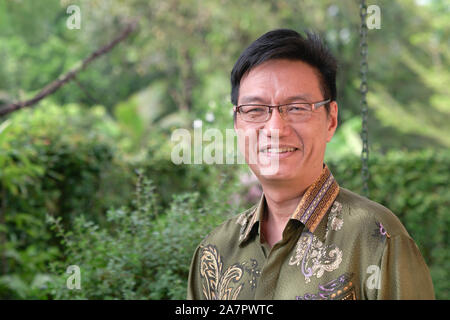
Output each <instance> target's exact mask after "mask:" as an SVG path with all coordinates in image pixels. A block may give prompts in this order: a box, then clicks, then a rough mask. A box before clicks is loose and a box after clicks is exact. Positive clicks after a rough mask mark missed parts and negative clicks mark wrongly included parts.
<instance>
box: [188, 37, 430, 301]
mask: <svg viewBox="0 0 450 320" xmlns="http://www.w3.org/2000/svg"><path fill="white" fill-rule="evenodd" d="M336 69H337V67H336V60H335V59H334V57H333V56H332V55H331V53H330V52H329V51H328V49H327V48H326V47H325V46H324V45H323V44H322V42H321V41H320V39H319V38H318V37H317V36H315V35H313V34H308V35H307V37H306V38H305V37H303V36H301V35H300V34H298V33H297V32H295V31H292V30H286V29H281V30H274V31H271V32H268V33H266V34H264V35H263V36H261V37H260V38H259V39H257V40H256V41H255V42H253V43H252V44H251V45H250V46H249V47H248V48H247V49H246V50H245V51H244V52H243V53H242V55H241V56H240V57H239V59H238V61H237V62H236V64H235V66H234V68H233V71H232V73H231V84H232V94H231V98H232V103H233V104H234V127H235V130H244V131H253V132H255V134H256V135H257V142H258V146H257V149H256V150H257V156H258V157H257V158H258V159H259V160H258V161H249V154H248V152H247V151H248V148H247V149H246V148H245V147H249V146H248V142H245V141H244V142H243V141H241V142H240V146H241V150H242V148H243V149H244V151H243V152H244V153H245V159H246V161H247V163H248V164H249V166H250V168H251V170H252V171H253V172H254V173H255V175H256V177H257V178H258V180H259V182H260V183H261V185H262V189H263V195H262V197H261V200H260V201H259V203H258V204H257V205H255V206H254V207H252V208H250V209H248V210H246V211H245V212H243V213H241V214H239V215H237V216H236V217H234V218H232V219H229V220H228V221H226V222H225V223H224V224H222V225H221V226H219V227H218V228H216V229H215V230H214V231H213V232H211V233H210V234H209V235H208V236H207V237H206V238H205V239H204V240H203V241H202V242H201V243H200V245H199V246H198V248H197V250H196V252H195V253H194V257H193V259H192V264H191V270H190V275H189V283H188V299H344V300H348V299H434V292H433V285H432V282H431V277H430V273H429V270H428V268H427V266H426V264H425V262H424V260H423V258H422V256H421V254H420V252H419V250H418V248H417V246H416V244H415V243H414V241H413V240H412V239H411V237H410V236H409V235H408V233H407V231H406V230H405V228H404V227H403V225H402V224H401V222H400V221H399V220H398V218H397V217H396V216H395V215H394V214H393V213H392V212H391V211H389V210H388V209H387V208H385V207H383V206H381V205H380V204H377V203H374V202H372V201H370V200H368V199H366V198H363V197H361V196H359V195H357V194H355V193H353V192H351V191H349V190H346V189H344V188H342V187H340V186H339V185H338V183H337V181H336V180H335V179H334V177H333V175H332V174H331V172H330V170H329V169H328V167H327V166H326V164H324V163H323V160H324V154H325V148H326V144H327V143H328V142H329V141H330V140H331V138H332V137H333V135H334V132H335V130H336V127H337V115H338V105H337V103H336V83H335V79H336ZM273 137H275V138H276V139H275V140H277V141H276V142H277V143H273V142H270V141H273V139H272V138H273ZM261 141H266V142H265V143H261ZM267 141H269V142H267ZM250 147H251V146H250ZM250 149H251V148H250ZM246 150H247V151H246ZM268 159H270V160H274V159H275V160H276V169H277V170H276V171H274V172H266V173H263V170H262V168H263V163H267V161H263V160H268Z"/></svg>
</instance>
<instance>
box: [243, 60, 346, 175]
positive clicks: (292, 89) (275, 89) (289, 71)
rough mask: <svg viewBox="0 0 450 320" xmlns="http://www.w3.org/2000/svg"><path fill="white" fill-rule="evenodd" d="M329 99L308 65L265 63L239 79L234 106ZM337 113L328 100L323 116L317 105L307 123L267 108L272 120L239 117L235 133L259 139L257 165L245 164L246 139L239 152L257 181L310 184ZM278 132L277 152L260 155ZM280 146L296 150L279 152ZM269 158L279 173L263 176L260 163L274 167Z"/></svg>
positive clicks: (287, 61) (318, 168)
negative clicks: (257, 121) (292, 181)
mask: <svg viewBox="0 0 450 320" xmlns="http://www.w3.org/2000/svg"><path fill="white" fill-rule="evenodd" d="M294 97H295V98H294ZM328 98H329V97H324V96H323V94H322V91H321V90H320V82H319V78H318V76H317V73H316V70H315V69H314V68H313V67H311V66H310V65H308V64H306V63H304V62H302V61H291V60H269V61H267V62H265V63H263V64H261V65H259V66H257V67H255V68H253V69H252V70H251V71H250V72H249V73H248V74H246V75H244V77H242V79H241V82H240V88H239V97H238V105H241V104H265V105H280V104H285V103H291V102H308V103H309V102H319V101H323V100H326V99H328ZM337 112H338V110H337V104H336V102H331V104H330V114H329V115H328V116H327V112H326V110H325V107H320V108H318V109H317V110H315V111H314V112H313V113H312V116H311V117H310V118H309V119H308V120H307V121H302V122H290V121H287V120H284V119H283V118H281V116H280V113H279V112H278V109H276V108H274V109H272V116H271V118H270V119H269V120H268V121H266V122H262V123H252V122H245V121H243V120H242V119H240V117H239V114H238V115H237V117H236V122H235V125H234V126H235V129H236V130H237V129H239V130H250V131H253V132H255V134H256V137H257V138H256V140H257V141H258V147H257V148H256V152H257V158H258V159H259V160H260V161H256V162H255V161H250V162H249V154H248V150H249V149H250V148H249V146H248V141H245V142H243V141H242V139H241V141H240V143H239V145H240V150H241V152H242V153H243V154H244V156H245V159H246V161H247V163H248V164H249V166H250V168H251V169H252V171H253V172H254V173H255V175H256V176H257V177H258V179H260V181H261V179H268V180H297V179H303V180H305V179H306V180H307V181H309V180H314V179H315V178H317V175H318V174H320V172H321V170H322V164H323V158H324V154H325V147H326V144H327V142H329V141H330V140H331V138H332V137H333V134H334V132H335V130H336V126H337ZM277 134H278V142H279V146H278V148H279V149H281V150H278V152H277V150H273V151H274V152H263V150H262V148H263V147H264V146H267V145H268V144H270V141H271V137H272V138H273V137H276V135H277ZM262 141H264V142H262ZM244 145H246V146H245V150H243V147H244ZM283 148H290V149H288V150H292V148H295V149H294V150H293V151H285V152H281V153H280V152H279V151H282V150H283ZM266 151H267V150H266ZM269 151H270V150H269ZM274 160H276V164H277V169H278V170H276V172H271V174H269V175H267V174H264V171H263V170H262V169H263V164H262V163H265V164H267V163H268V162H269V161H272V163H273V161H274ZM305 182H306V181H305ZM309 182H311V183H312V182H313V181H309Z"/></svg>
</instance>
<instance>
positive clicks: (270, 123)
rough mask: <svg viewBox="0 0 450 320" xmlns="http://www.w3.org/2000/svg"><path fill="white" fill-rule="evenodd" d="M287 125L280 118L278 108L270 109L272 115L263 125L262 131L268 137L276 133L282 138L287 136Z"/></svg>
mask: <svg viewBox="0 0 450 320" xmlns="http://www.w3.org/2000/svg"><path fill="white" fill-rule="evenodd" d="M289 128H290V126H289V124H288V123H287V122H286V121H285V120H284V119H283V118H282V117H281V114H280V112H279V111H278V108H273V109H272V114H271V117H270V119H269V120H267V122H266V123H265V126H264V129H265V130H266V132H267V136H268V137H270V136H272V134H274V133H275V132H276V131H278V132H277V133H278V137H282V136H285V135H287V134H288V132H289Z"/></svg>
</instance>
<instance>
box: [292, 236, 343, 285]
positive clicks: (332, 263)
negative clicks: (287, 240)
mask: <svg viewBox="0 0 450 320" xmlns="http://www.w3.org/2000/svg"><path fill="white" fill-rule="evenodd" d="M341 262H342V250H340V249H339V248H338V247H337V246H336V245H334V244H331V245H324V244H323V243H322V242H321V241H320V240H319V239H318V238H317V237H316V236H314V235H313V234H312V233H310V232H303V234H302V235H301V237H300V239H299V240H298V242H297V247H296V249H295V254H294V255H293V256H292V257H291V259H290V260H289V265H297V266H301V271H302V273H303V275H304V276H305V282H306V283H309V282H310V281H311V279H310V278H311V277H312V276H316V277H317V278H320V277H322V275H323V273H324V272H325V271H327V272H331V271H334V270H336V269H337V268H338V267H339V265H340V264H341Z"/></svg>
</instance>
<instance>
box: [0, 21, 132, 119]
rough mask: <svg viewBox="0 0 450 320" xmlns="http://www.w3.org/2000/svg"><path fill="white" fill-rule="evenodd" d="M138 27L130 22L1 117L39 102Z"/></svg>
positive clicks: (8, 108)
mask: <svg viewBox="0 0 450 320" xmlns="http://www.w3.org/2000/svg"><path fill="white" fill-rule="evenodd" d="M136 27H137V23H136V22H133V23H130V24H129V25H128V26H127V27H126V28H125V29H124V30H123V31H122V32H121V33H120V35H119V36H118V37H117V38H115V39H114V40H113V41H111V42H110V43H109V44H107V45H106V46H104V47H102V48H100V49H98V50H97V51H94V52H93V53H91V54H90V55H89V56H88V57H87V58H86V59H84V60H83V61H82V62H81V63H79V64H77V66H76V67H75V68H73V69H72V70H70V71H69V72H67V73H66V74H64V75H61V76H60V77H59V78H58V79H56V80H55V81H53V82H51V83H50V84H48V85H47V86H45V87H44V88H43V89H42V90H41V91H40V92H39V93H38V94H36V95H35V96H34V97H33V98H31V99H30V100H26V101H21V102H16V103H11V104H8V105H7V106H6V107H4V108H1V109H0V117H1V116H4V115H6V114H8V113H11V112H14V111H16V110H19V109H22V108H25V107H28V106H31V105H34V104H36V103H37V102H39V101H40V100H42V99H44V98H45V97H46V96H48V95H50V94H52V93H54V92H55V91H56V90H58V89H59V88H60V87H62V86H63V85H64V84H66V83H67V82H69V81H70V80H72V79H73V78H74V77H75V76H76V74H77V73H78V72H80V71H81V70H84V69H85V68H86V67H87V66H88V64H90V63H91V62H92V61H94V60H95V59H97V58H98V57H100V56H102V55H104V54H105V53H108V52H109V51H110V50H111V49H113V48H114V47H115V46H116V45H117V44H118V43H119V42H121V41H123V40H125V39H126V38H127V37H128V36H129V35H130V33H131V32H133V31H134V30H135V29H136Z"/></svg>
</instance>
